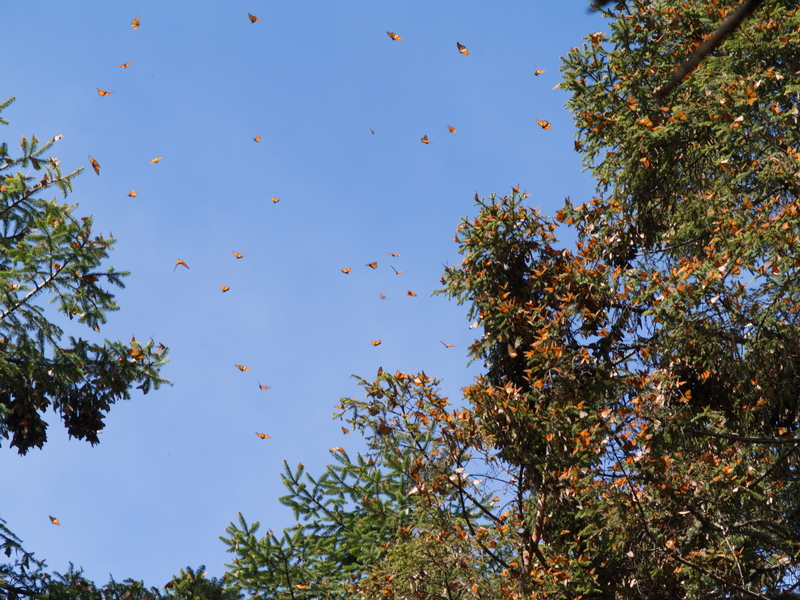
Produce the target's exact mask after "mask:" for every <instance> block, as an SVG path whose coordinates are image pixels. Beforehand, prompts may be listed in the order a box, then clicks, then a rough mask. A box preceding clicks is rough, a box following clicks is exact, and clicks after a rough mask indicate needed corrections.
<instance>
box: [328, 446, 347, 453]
mask: <svg viewBox="0 0 800 600" xmlns="http://www.w3.org/2000/svg"><path fill="white" fill-rule="evenodd" d="M330 451H331V452H341V453H342V454H345V451H344V448H342V447H341V446H334V447H333V448H331V449H330Z"/></svg>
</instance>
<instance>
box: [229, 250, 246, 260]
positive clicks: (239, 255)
mask: <svg viewBox="0 0 800 600" xmlns="http://www.w3.org/2000/svg"><path fill="white" fill-rule="evenodd" d="M231 252H233V255H234V256H235V257H236V258H243V257H244V254H239V253H238V252H237V251H236V250H231Z"/></svg>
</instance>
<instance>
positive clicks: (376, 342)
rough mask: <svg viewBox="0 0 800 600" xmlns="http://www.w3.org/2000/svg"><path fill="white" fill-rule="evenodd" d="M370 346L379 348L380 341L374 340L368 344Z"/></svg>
mask: <svg viewBox="0 0 800 600" xmlns="http://www.w3.org/2000/svg"><path fill="white" fill-rule="evenodd" d="M370 344H372V345H373V346H380V345H381V341H380V340H375V341H373V342H370Z"/></svg>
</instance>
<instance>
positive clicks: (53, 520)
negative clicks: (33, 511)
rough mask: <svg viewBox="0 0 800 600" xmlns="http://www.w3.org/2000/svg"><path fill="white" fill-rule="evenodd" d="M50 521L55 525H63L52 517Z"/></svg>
mask: <svg viewBox="0 0 800 600" xmlns="http://www.w3.org/2000/svg"><path fill="white" fill-rule="evenodd" d="M47 516H48V517H50V515H47ZM50 521H51V522H52V523H53V525H61V523H59V522H58V519H56V518H55V517H50Z"/></svg>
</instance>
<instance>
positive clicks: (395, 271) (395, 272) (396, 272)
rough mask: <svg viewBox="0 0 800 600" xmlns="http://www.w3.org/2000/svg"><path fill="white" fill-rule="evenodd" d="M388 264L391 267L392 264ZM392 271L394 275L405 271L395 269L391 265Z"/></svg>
mask: <svg viewBox="0 0 800 600" xmlns="http://www.w3.org/2000/svg"><path fill="white" fill-rule="evenodd" d="M389 266H390V267H392V265H389ZM392 271H394V274H395V275H400V273H405V271H398V270H397V269H395V268H394V267H392Z"/></svg>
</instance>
